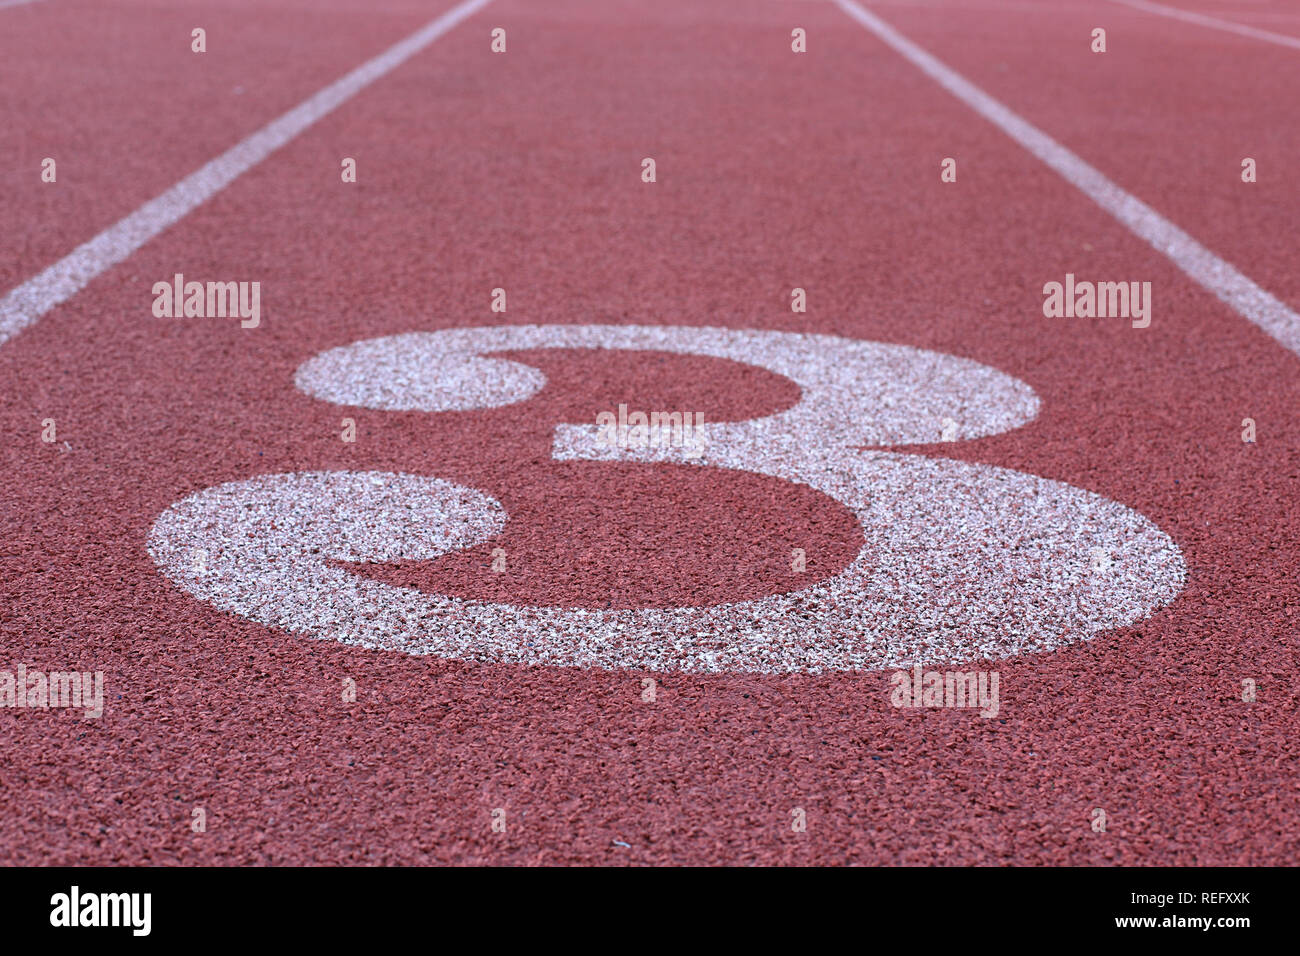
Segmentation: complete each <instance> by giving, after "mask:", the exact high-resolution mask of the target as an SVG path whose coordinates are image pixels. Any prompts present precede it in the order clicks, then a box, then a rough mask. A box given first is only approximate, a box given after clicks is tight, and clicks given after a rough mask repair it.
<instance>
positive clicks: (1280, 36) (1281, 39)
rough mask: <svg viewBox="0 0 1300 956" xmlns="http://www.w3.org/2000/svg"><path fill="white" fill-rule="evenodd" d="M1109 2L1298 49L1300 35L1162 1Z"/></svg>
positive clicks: (1122, 0) (1116, 0)
mask: <svg viewBox="0 0 1300 956" xmlns="http://www.w3.org/2000/svg"><path fill="white" fill-rule="evenodd" d="M1111 2H1112V3H1122V4H1124V6H1126V7H1132V8H1133V9H1134V10H1143V11H1145V12H1147V13H1156V14H1159V15H1160V16H1162V17H1169V18H1170V19H1173V20H1185V21H1187V22H1188V23H1196V24H1199V25H1200V26H1203V27H1211V28H1213V29H1215V30H1222V31H1224V32H1225V33H1236V34H1238V35H1240V36H1244V37H1250V38H1252V39H1254V40H1265V41H1267V42H1269V43H1276V44H1277V45H1278V46H1289V47H1291V48H1292V49H1294V50H1300V37H1289V36H1287V35H1286V34H1285V33H1270V32H1269V31H1268V30H1257V29H1256V28H1255V27H1248V26H1246V25H1245V24H1244V23H1233V22H1232V21H1231V20H1220V19H1219V18H1218V17H1209V16H1206V15H1205V14H1203V13H1193V12H1192V11H1190V10H1179V9H1177V8H1175V7H1166V6H1165V5H1164V4H1162V3H1147V2H1146V0H1111Z"/></svg>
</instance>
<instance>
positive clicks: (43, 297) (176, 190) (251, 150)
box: [0, 0, 492, 345]
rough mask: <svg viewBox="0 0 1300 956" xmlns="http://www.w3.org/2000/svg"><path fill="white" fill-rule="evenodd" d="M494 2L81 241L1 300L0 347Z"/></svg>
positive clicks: (319, 97)
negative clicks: (367, 88)
mask: <svg viewBox="0 0 1300 956" xmlns="http://www.w3.org/2000/svg"><path fill="white" fill-rule="evenodd" d="M491 2H492V0H465V2H464V3H460V4H457V5H456V6H454V7H452V8H451V9H450V10H448V11H447V12H446V13H444V14H443V15H442V16H440V17H438V18H437V19H436V20H433V21H431V22H430V23H428V24H426V25H425V26H423V27H421V28H420V29H419V30H417V31H416V32H415V33H412V34H411V35H410V36H408V37H407V38H406V39H404V40H401V41H400V42H398V43H396V44H395V45H393V46H392V47H390V48H389V49H387V50H385V51H384V52H383V53H381V54H379V56H377V57H375V58H374V59H373V60H370V61H368V62H366V63H363V64H362V65H361V66H359V67H357V68H356V69H355V70H353V71H352V72H351V73H349V74H347V75H346V76H344V77H342V78H341V79H339V80H336V81H335V82H334V83H332V84H330V85H329V86H327V87H325V88H324V89H323V90H321V91H320V92H318V93H316V94H315V95H313V96H312V97H310V98H309V99H307V100H304V101H303V102H302V103H300V104H299V105H297V106H295V107H294V108H293V109H291V110H290V111H289V112H287V113H285V114H284V115H283V116H281V117H279V118H278V119H275V120H272V121H271V122H270V123H268V124H266V125H265V126H263V127H262V128H261V129H260V130H258V131H257V132H256V133H253V134H252V135H251V136H249V137H248V138H247V139H245V140H243V141H242V142H240V143H237V144H235V145H234V146H232V147H231V148H230V149H228V150H227V151H226V152H224V153H222V154H221V155H220V156H218V157H217V158H216V159H214V160H212V161H211V162H209V163H208V164H207V165H206V166H204V167H203V168H202V169H200V170H198V171H197V172H195V173H191V174H190V175H189V176H186V177H185V178H184V179H182V180H181V181H180V182H178V183H177V184H176V185H174V186H172V187H171V189H168V190H167V191H166V192H165V193H163V194H162V195H160V196H157V197H156V198H154V199H151V200H150V201H149V202H147V203H145V204H144V205H143V206H141V207H140V208H139V209H137V210H136V211H135V212H133V213H131V214H130V215H128V216H127V217H126V218H125V219H122V220H121V221H119V222H118V223H116V224H115V225H112V226H110V227H109V228H107V229H105V230H104V231H103V232H101V233H100V234H99V235H97V236H95V238H93V239H91V240H89V241H88V242H85V243H83V244H82V245H80V246H78V247H77V248H76V249H74V250H72V252H70V253H68V254H67V255H66V256H64V257H63V258H62V259H60V260H59V261H58V262H56V263H54V265H52V266H50V267H49V268H48V269H46V270H45V271H44V272H42V273H40V274H39V275H36V276H33V277H32V278H30V279H28V280H27V281H26V282H24V283H23V284H22V285H20V286H18V287H16V288H14V289H12V290H11V291H10V292H9V294H8V295H6V296H5V297H4V298H3V299H0V345H2V344H4V343H5V342H6V341H8V340H9V339H11V338H13V337H14V336H15V335H17V334H18V333H19V332H21V331H22V330H23V329H25V328H26V327H27V326H29V325H31V324H32V323H33V322H35V321H36V320H37V319H39V318H40V317H41V316H43V315H44V314H45V313H47V312H49V311H50V309H52V308H54V307H55V306H57V305H59V304H60V303H63V302H66V301H67V300H68V299H70V298H72V296H74V295H76V294H77V293H78V292H80V291H81V290H82V289H84V288H85V287H86V285H87V283H89V282H90V281H91V280H92V279H94V278H95V277H96V276H98V275H100V274H101V273H103V272H104V271H105V270H106V269H109V268H111V267H112V266H115V265H117V264H118V263H119V262H121V261H123V260H124V259H126V258H127V257H128V256H130V255H131V254H132V253H134V252H135V251H136V250H137V249H139V248H140V247H141V246H143V245H144V244H145V243H146V242H148V241H149V240H150V239H153V238H154V237H155V236H157V235H158V234H159V233H161V232H162V231H163V230H164V229H167V228H168V227H170V226H172V225H174V224H175V223H177V222H179V221H180V220H181V219H182V218H183V217H185V216H186V215H188V214H189V213H190V212H192V211H193V210H194V209H196V208H197V207H198V206H200V205H202V204H203V203H205V202H207V201H208V200H209V199H211V198H212V197H213V196H215V195H216V194H217V193H219V192H221V190H223V189H225V188H226V187H227V186H229V185H230V184H231V183H232V182H234V180H236V179H238V178H239V177H240V176H241V175H243V174H244V173H246V172H248V171H249V170H250V169H252V168H253V167H254V166H256V165H257V164H258V163H260V162H261V161H262V160H264V159H266V157H267V156H269V155H271V153H273V152H275V151H276V150H277V149H279V148H280V147H281V146H283V145H284V144H285V143H287V142H289V141H290V140H291V139H293V138H294V137H295V136H297V135H298V134H299V133H301V132H302V131H303V130H305V129H307V128H308V127H309V126H311V125H312V124H313V123H315V122H316V121H317V120H319V119H321V118H322V117H323V116H325V115H327V114H328V113H330V112H331V111H332V110H334V109H335V108H337V107H338V106H340V105H341V104H343V103H345V102H346V101H347V100H349V99H351V98H352V97H353V96H355V95H356V94H357V93H359V92H360V91H361V90H363V89H365V88H366V87H367V86H369V85H370V84H371V83H373V82H375V80H377V79H379V78H380V77H382V76H384V75H385V74H386V73H389V72H391V71H392V70H393V69H395V68H397V67H398V66H400V65H401V64H402V63H404V62H406V61H407V60H408V59H410V58H411V57H412V56H414V55H415V54H416V53H419V52H420V51H421V50H423V49H424V48H425V47H427V46H428V45H429V44H430V43H432V42H433V41H434V40H436V39H438V37H440V36H442V35H443V34H444V33H446V32H447V31H448V30H451V29H452V28H453V27H455V26H456V25H457V24H458V23H460V22H461V21H462V20H464V19H465V18H466V17H469V16H472V15H473V14H474V13H477V12H478V11H479V10H480V9H482V8H483V7H485V6H487V5H488V4H489V3H491Z"/></svg>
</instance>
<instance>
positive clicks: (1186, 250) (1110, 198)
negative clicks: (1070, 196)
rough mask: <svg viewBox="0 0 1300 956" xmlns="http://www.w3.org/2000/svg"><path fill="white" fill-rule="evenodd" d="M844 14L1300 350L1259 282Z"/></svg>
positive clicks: (888, 35) (889, 32) (1286, 314)
mask: <svg viewBox="0 0 1300 956" xmlns="http://www.w3.org/2000/svg"><path fill="white" fill-rule="evenodd" d="M835 3H836V4H837V5H838V6H839V8H840V9H841V10H843V11H844V12H845V13H846V14H848V15H849V16H850V17H852V18H853V19H854V20H856V21H858V23H860V24H862V26H864V27H866V28H867V29H868V30H870V31H871V32H872V33H874V34H875V35H876V36H877V37H878V38H879V39H880V40H881V41H882V42H883V43H885V44H886V45H888V46H889V47H891V48H892V49H893V50H894V51H895V52H896V53H898V54H900V55H901V56H903V57H904V58H905V59H907V60H909V61H910V62H911V63H912V65H913V66H915V67H917V68H918V69H920V70H921V71H922V72H923V73H925V74H926V75H928V76H929V77H930V78H931V79H932V80H934V81H935V82H936V83H938V84H939V85H940V86H942V87H943V88H944V89H946V90H947V91H948V92H949V93H951V94H952V95H953V96H955V97H957V99H959V100H961V101H962V102H963V103H965V104H966V105H967V106H969V107H970V108H971V109H973V110H974V111H975V112H976V113H978V114H979V115H980V116H982V117H984V118H985V119H986V120H988V121H989V122H990V123H992V124H993V125H994V126H996V127H998V129H1000V130H1002V132H1004V133H1006V134H1007V135H1008V136H1010V137H1011V138H1012V139H1014V140H1015V141H1016V142H1017V143H1019V144H1020V145H1021V146H1023V147H1024V148H1025V149H1027V150H1028V151H1029V152H1030V153H1032V154H1033V155H1034V156H1036V157H1037V158H1038V159H1040V160H1042V162H1044V163H1046V164H1047V165H1048V166H1049V167H1051V168H1052V169H1053V170H1055V171H1056V172H1057V173H1058V174H1059V175H1060V176H1061V177H1062V178H1064V179H1065V180H1066V182H1068V183H1070V184H1071V185H1073V186H1074V187H1076V188H1077V189H1078V190H1079V191H1080V192H1082V193H1083V194H1084V195H1085V196H1087V197H1088V198H1089V199H1091V200H1092V201H1093V202H1095V203H1096V204H1097V205H1098V206H1100V207H1101V208H1102V209H1104V210H1106V211H1107V212H1108V213H1110V214H1111V215H1112V216H1114V217H1115V218H1116V219H1118V220H1119V221H1120V222H1121V223H1122V224H1123V225H1125V226H1127V227H1128V228H1129V230H1131V231H1132V232H1133V233H1134V234H1135V235H1137V236H1139V237H1140V238H1142V239H1144V240H1145V241H1146V242H1148V243H1149V244H1150V245H1151V247H1152V248H1153V249H1155V250H1156V251H1157V252H1159V253H1161V254H1162V255H1164V256H1166V257H1167V258H1168V259H1169V260H1170V261H1171V262H1173V264H1174V265H1176V266H1177V267H1178V268H1179V269H1181V270H1182V271H1183V272H1184V273H1186V274H1187V276H1188V278H1190V279H1191V280H1192V281H1194V282H1195V283H1197V284H1198V285H1200V286H1201V287H1202V288H1204V289H1206V290H1208V291H1209V292H1211V293H1213V294H1214V295H1215V296H1216V297H1218V299H1219V300H1220V301H1222V302H1223V303H1225V304H1226V305H1228V306H1230V307H1231V308H1233V309H1235V310H1236V311H1237V312H1238V313H1239V314H1240V315H1242V316H1244V317H1245V318H1247V319H1249V320H1250V321H1251V322H1253V323H1255V325H1257V326H1259V327H1260V328H1261V329H1263V330H1264V331H1265V332H1267V333H1268V334H1269V335H1271V336H1272V337H1273V338H1274V339H1276V340H1277V341H1278V342H1279V343H1281V344H1282V345H1283V346H1285V347H1286V348H1288V349H1290V350H1291V351H1292V352H1294V353H1296V354H1297V355H1300V315H1297V314H1296V313H1295V312H1293V311H1291V309H1289V308H1287V306H1286V305H1285V304H1284V303H1282V302H1281V301H1279V300H1278V299H1277V298H1275V297H1274V296H1273V295H1272V294H1271V293H1269V292H1267V291H1265V290H1264V289H1262V288H1260V287H1259V286H1258V285H1256V284H1255V283H1254V282H1252V281H1251V280H1250V279H1249V278H1247V277H1246V276H1245V275H1243V274H1242V273H1241V272H1239V271H1238V270H1237V269H1236V267H1235V266H1233V265H1232V264H1231V263H1229V262H1226V261H1224V260H1223V259H1220V258H1219V257H1218V256H1216V255H1215V254H1214V253H1213V252H1211V251H1210V250H1209V249H1206V248H1205V247H1204V246H1202V245H1201V244H1200V243H1199V242H1197V241H1196V240H1195V239H1193V238H1192V237H1191V236H1189V235H1188V234H1187V233H1185V232H1183V230H1181V229H1179V228H1178V227H1177V226H1175V225H1174V224H1173V223H1172V222H1170V221H1169V220H1168V219H1165V218H1164V217H1163V216H1161V215H1160V213H1158V212H1156V211H1155V210H1154V209H1152V208H1151V207H1150V206H1148V205H1147V204H1146V203H1144V202H1142V200H1140V199H1138V198H1137V197H1136V196H1133V195H1131V194H1129V193H1127V192H1125V191H1124V190H1123V189H1121V188H1120V187H1119V186H1117V185H1116V184H1115V183H1113V182H1111V181H1110V180H1109V179H1107V178H1106V177H1105V176H1104V175H1102V174H1101V172H1099V171H1098V170H1097V169H1095V168H1093V167H1092V166H1090V165H1088V164H1087V163H1086V162H1084V161H1083V160H1082V159H1080V158H1079V157H1078V156H1076V155H1074V153H1072V152H1070V151H1069V150H1068V149H1066V148H1065V147H1064V146H1062V145H1061V144H1060V143H1058V142H1057V141H1056V140H1054V139H1052V138H1051V137H1050V136H1048V135H1047V134H1046V133H1044V132H1043V131H1042V130H1040V129H1039V128H1038V127H1036V126H1034V125H1033V124H1031V123H1030V122H1028V121H1027V120H1025V119H1022V118H1021V117H1019V116H1017V115H1016V114H1015V113H1013V112H1011V110H1010V109H1008V108H1007V107H1005V106H1003V105H1002V104H1001V103H999V102H998V101H997V100H995V99H994V98H993V97H991V96H989V95H988V94H987V93H985V92H984V91H983V90H981V89H980V88H979V87H977V86H975V85H974V84H973V83H971V82H970V81H969V80H967V79H966V78H965V77H963V76H962V75H961V74H959V73H957V72H956V71H954V70H952V69H951V68H949V67H947V66H945V65H944V64H943V63H941V62H940V61H939V60H937V59H935V58H934V57H933V56H931V55H930V54H929V53H927V52H926V51H925V50H922V49H921V48H920V47H919V46H917V45H916V44H915V43H913V42H912V41H911V40H909V39H907V37H905V36H903V35H902V34H901V33H899V32H898V31H897V30H895V29H894V28H893V27H891V26H890V25H889V24H888V23H886V22H885V21H884V20H881V19H880V18H879V17H877V16H876V15H875V14H873V13H869V12H867V11H866V10H864V9H863V8H862V7H860V6H859V5H858V4H857V3H855V2H854V0H835Z"/></svg>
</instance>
